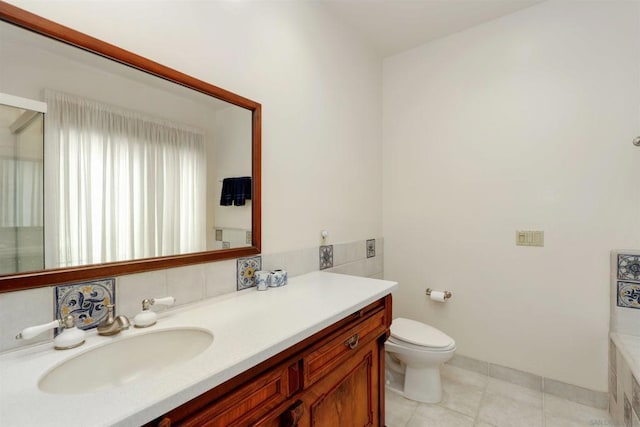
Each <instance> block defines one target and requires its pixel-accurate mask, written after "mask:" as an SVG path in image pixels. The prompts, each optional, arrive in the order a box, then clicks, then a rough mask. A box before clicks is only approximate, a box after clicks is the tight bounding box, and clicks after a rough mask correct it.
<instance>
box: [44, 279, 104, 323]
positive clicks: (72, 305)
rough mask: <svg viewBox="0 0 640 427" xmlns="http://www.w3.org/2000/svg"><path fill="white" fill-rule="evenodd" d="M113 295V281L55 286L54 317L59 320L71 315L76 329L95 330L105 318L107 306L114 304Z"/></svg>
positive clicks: (94, 281)
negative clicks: (74, 320)
mask: <svg viewBox="0 0 640 427" xmlns="http://www.w3.org/2000/svg"><path fill="white" fill-rule="evenodd" d="M115 294H116V288H115V279H102V280H93V281H90V282H82V283H72V284H68V285H60V286H56V287H55V288H54V314H55V317H56V318H57V319H61V318H63V317H64V316H67V315H69V314H71V315H72V316H73V317H74V318H75V319H76V326H77V327H78V328H80V329H91V328H95V327H96V326H98V323H100V322H101V321H102V320H103V319H105V318H106V317H107V305H109V304H115V303H116V299H115ZM116 308H117V307H116Z"/></svg>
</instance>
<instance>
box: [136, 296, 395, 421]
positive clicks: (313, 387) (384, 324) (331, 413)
mask: <svg viewBox="0 0 640 427" xmlns="http://www.w3.org/2000/svg"><path fill="white" fill-rule="evenodd" d="M390 326H391V295H387V296H386V297H384V298H382V299H380V300H378V301H376V302H374V303H372V304H370V305H368V306H367V307H365V308H363V309H362V310H358V311H357V312H355V313H353V314H351V315H349V316H347V317H346V318H344V319H342V320H340V321H338V322H336V323H335V324H333V325H331V326H329V327H327V328H325V329H324V330H322V331H320V332H318V333H316V334H315V335H313V336H311V337H309V338H307V339H305V340H303V341H302V342H300V343H298V344H296V345H294V346H292V347H290V348H289V349H287V350H285V351H283V352H281V353H280V354H278V355H276V356H274V357H272V358H270V359H268V360H266V361H265V362H263V363H261V364H259V365H258V366H255V367H254V368H252V369H250V370H248V371H246V372H244V373H242V374H240V375H238V376H236V377H235V378H232V379H231V380H229V381H227V382H225V383H224V384H221V385H220V386H218V387H216V388H214V389H212V390H210V391H208V392H206V393H204V394H202V395H201V396H198V397H196V398H195V399H193V400H191V401H189V402H187V403H185V404H184V405H182V406H180V407H178V408H176V409H174V410H172V411H170V412H168V413H167V414H165V415H164V416H162V417H160V418H158V419H156V420H154V421H153V422H152V423H149V424H148V425H154V426H163V427H168V426H198V427H200V426H234V427H235V426H259V427H294V426H296V427H310V426H314V427H324V426H327V427H337V426H344V427H360V426H362V427H364V426H382V425H384V341H385V340H386V339H387V337H388V334H389V327H390Z"/></svg>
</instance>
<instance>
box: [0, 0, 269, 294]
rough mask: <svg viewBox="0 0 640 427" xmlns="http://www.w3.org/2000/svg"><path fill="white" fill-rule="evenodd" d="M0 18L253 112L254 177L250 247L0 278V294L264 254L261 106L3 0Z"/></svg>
mask: <svg viewBox="0 0 640 427" xmlns="http://www.w3.org/2000/svg"><path fill="white" fill-rule="evenodd" d="M0 20H1V21H4V22H8V23H10V24H13V25H17V26H19V27H22V28H24V29H26V30H29V31H32V32H35V33H38V34H40V35H42V36H45V37H48V38H51V39H54V40H58V41H60V42H62V43H66V44H68V45H71V46H75V47H78V48H80V49H83V50H85V51H87V52H90V53H94V54H97V55H100V56H102V57H104V58H108V59H111V60H113V61H117V62H119V63H121V64H124V65H127V66H129V67H133V68H136V69H138V70H141V71H144V72H146V73H148V74H151V75H154V76H156V77H160V78H162V79H164V80H167V81H170V82H173V83H176V84H179V85H181V86H184V87H186V88H189V89H193V90H196V91H198V92H201V93H204V94H206V95H210V96H212V97H215V98H218V99H221V100H223V101H226V102H229V103H231V104H234V105H237V106H239V107H242V108H246V109H247V110H250V111H251V113H252V143H251V146H252V155H251V157H252V166H251V174H252V178H253V179H252V182H253V194H252V200H251V204H252V207H251V209H252V211H251V214H252V219H251V223H252V246H250V247H245V248H234V249H222V250H215V251H206V252H195V253H191V254H183V255H172V256H163V257H157V258H144V259H137V260H131V261H118V262H111V263H105V264H93V265H84V266H77V267H67V268H58V269H50V270H41V271H32V272H26V273H16V274H12V275H6V276H0V293H1V292H9V291H16V290H22V289H31V288H37V287H43V286H51V285H56V284H60V283H69V282H78V281H82V280H91V279H99V278H103V277H109V276H120V275H123V274H132V273H140V272H143V271H150V270H159V269H164V268H171V267H181V266H185V265H191V264H199V263H204V262H210V261H218V260H223V259H230V258H238V257H243V256H250V255H256V254H259V253H260V247H261V206H262V204H261V179H260V178H261V131H262V127H261V126H262V123H261V111H262V107H261V105H260V104H259V103H257V102H255V101H252V100H250V99H247V98H244V97H242V96H240V95H236V94H235V93H232V92H229V91H227V90H225V89H222V88H219V87H217V86H214V85H212V84H209V83H207V82H204V81H202V80H198V79H196V78H194V77H191V76H188V75H186V74H184V73H181V72H179V71H176V70H174V69H171V68H169V67H165V66H164V65H161V64H158V63H157V62H154V61H151V60H149V59H146V58H143V57H142V56H139V55H136V54H135V53H131V52H129V51H126V50H124V49H121V48H119V47H117V46H114V45H111V44H109V43H106V42H103V41H101V40H98V39H96V38H94V37H91V36H89V35H87V34H84V33H81V32H79V31H76V30H74V29H72V28H69V27H65V26H64V25H60V24H58V23H55V22H53V21H50V20H48V19H45V18H42V17H41V16H38V15H35V14H33V13H31V12H27V11H26V10H23V9H20V8H18V7H16V6H13V5H11V4H9V3H6V2H4V1H0Z"/></svg>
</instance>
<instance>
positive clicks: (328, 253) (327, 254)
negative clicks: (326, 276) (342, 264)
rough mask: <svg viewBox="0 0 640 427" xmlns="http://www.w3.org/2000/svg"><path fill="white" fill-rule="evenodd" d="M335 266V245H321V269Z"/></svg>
mask: <svg viewBox="0 0 640 427" xmlns="http://www.w3.org/2000/svg"><path fill="white" fill-rule="evenodd" d="M331 267H333V245H325V246H320V270H325V269H327V268H331Z"/></svg>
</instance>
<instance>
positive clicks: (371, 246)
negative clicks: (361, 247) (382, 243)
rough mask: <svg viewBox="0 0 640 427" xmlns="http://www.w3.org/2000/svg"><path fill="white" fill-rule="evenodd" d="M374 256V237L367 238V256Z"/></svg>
mask: <svg viewBox="0 0 640 427" xmlns="http://www.w3.org/2000/svg"><path fill="white" fill-rule="evenodd" d="M374 256H376V239H369V240H367V258H373V257H374Z"/></svg>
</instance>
